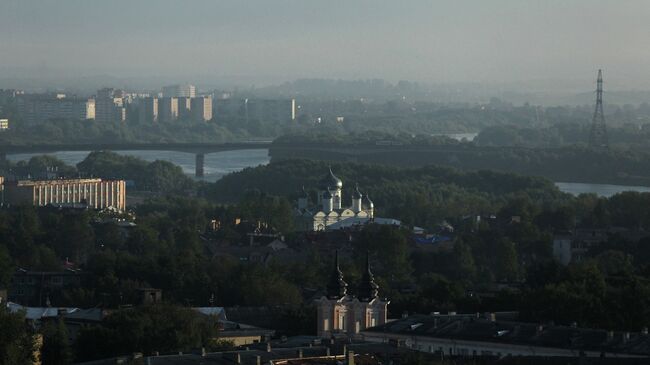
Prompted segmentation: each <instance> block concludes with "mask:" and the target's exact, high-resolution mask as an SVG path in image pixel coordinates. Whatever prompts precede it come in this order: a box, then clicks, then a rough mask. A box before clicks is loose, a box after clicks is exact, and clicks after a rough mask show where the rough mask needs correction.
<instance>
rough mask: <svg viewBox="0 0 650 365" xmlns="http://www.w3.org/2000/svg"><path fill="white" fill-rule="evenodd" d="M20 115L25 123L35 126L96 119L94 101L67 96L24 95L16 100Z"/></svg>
mask: <svg viewBox="0 0 650 365" xmlns="http://www.w3.org/2000/svg"><path fill="white" fill-rule="evenodd" d="M16 106H17V109H18V113H19V114H20V115H21V116H22V117H23V120H24V121H25V123H28V124H35V123H41V122H45V121H48V120H53V119H65V120H86V119H94V118H95V101H94V100H93V99H85V98H76V97H71V98H69V97H66V96H65V95H63V94H61V95H48V94H23V95H19V96H18V97H17V98H16Z"/></svg>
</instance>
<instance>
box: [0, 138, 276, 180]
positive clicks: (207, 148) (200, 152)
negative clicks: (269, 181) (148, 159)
mask: <svg viewBox="0 0 650 365" xmlns="http://www.w3.org/2000/svg"><path fill="white" fill-rule="evenodd" d="M269 147H271V141H251V142H237V143H99V144H97V143H75V144H38V145H37V144H33V145H20V146H6V145H5V146H3V145H0V158H6V156H7V155H9V154H18V153H53V152H60V151H174V152H185V153H193V154H194V155H195V174H196V176H197V177H202V176H203V170H204V169H203V165H204V160H205V155H206V154H208V153H214V152H223V151H237V150H257V149H268V148H269Z"/></svg>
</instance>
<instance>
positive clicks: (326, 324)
mask: <svg viewBox="0 0 650 365" xmlns="http://www.w3.org/2000/svg"><path fill="white" fill-rule="evenodd" d="M323 330H324V331H329V330H330V320H329V318H325V319H324V320H323Z"/></svg>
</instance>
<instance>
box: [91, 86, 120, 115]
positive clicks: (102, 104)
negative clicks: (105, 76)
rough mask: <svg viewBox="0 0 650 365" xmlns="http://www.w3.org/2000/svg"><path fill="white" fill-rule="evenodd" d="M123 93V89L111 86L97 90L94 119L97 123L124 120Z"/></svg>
mask: <svg viewBox="0 0 650 365" xmlns="http://www.w3.org/2000/svg"><path fill="white" fill-rule="evenodd" d="M123 94H124V92H123V91H121V90H114V89H111V88H104V89H101V90H97V97H96V98H95V120H96V121H97V122H99V123H111V122H123V121H125V120H126V108H125V101H124V95H123Z"/></svg>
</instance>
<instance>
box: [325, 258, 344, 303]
mask: <svg viewBox="0 0 650 365" xmlns="http://www.w3.org/2000/svg"><path fill="white" fill-rule="evenodd" d="M347 292H348V284H347V283H346V282H345V280H343V272H341V269H340V268H339V251H338V250H336V254H335V256H334V270H333V271H332V274H331V276H330V281H329V283H328V284H327V297H328V298H329V299H340V298H343V297H344V296H345V295H346V294H347Z"/></svg>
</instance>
